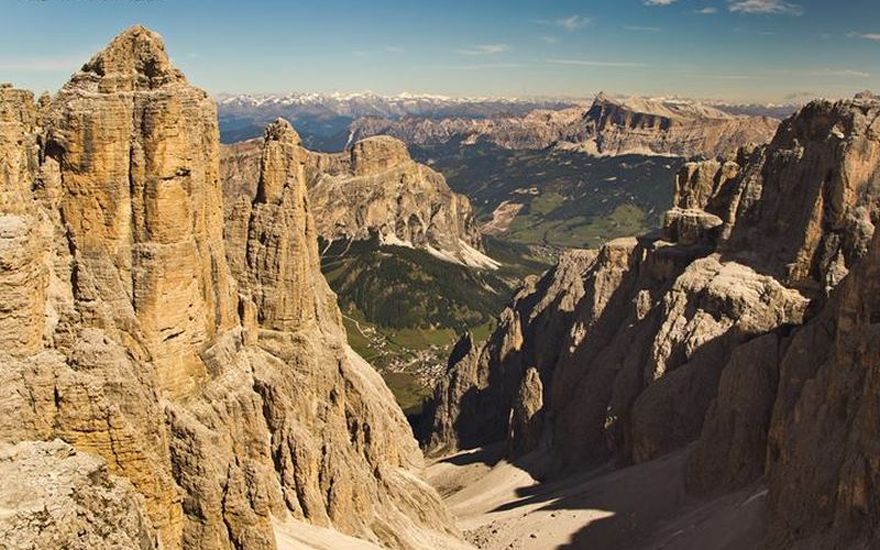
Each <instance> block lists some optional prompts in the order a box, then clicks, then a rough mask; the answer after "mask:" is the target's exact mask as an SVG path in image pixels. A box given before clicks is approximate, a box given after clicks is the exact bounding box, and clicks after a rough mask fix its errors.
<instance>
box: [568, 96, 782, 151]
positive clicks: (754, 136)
mask: <svg viewBox="0 0 880 550" xmlns="http://www.w3.org/2000/svg"><path fill="white" fill-rule="evenodd" d="M778 124H779V123H778V121H777V120H775V119H771V118H767V117H748V116H736V115H731V114H728V113H725V112H722V111H719V110H718V109H715V108H712V107H708V106H705V105H701V104H698V103H691V102H687V101H673V100H662V99H646V98H636V97H633V98H628V99H617V98H612V97H611V96H608V95H606V94H602V93H600V94H599V95H598V96H596V99H595V100H594V101H593V105H592V106H591V107H590V108H589V110H587V112H586V113H584V115H583V117H582V118H581V120H580V121H578V122H576V123H574V124H573V125H572V127H570V128H569V130H568V135H567V136H564V138H563V141H565V142H568V143H571V144H574V147H576V148H579V149H582V150H584V151H586V152H588V153H591V154H597V155H603V156H604V155H612V156H613V155H621V154H630V153H636V154H643V155H672V156H681V157H693V156H703V157H706V158H715V157H724V156H728V155H731V154H733V153H735V152H736V150H737V149H738V148H739V147H742V146H744V145H746V144H749V143H754V144H761V143H765V142H767V141H769V140H770V138H771V137H773V133H774V132H775V131H776V127H777V125H778Z"/></svg>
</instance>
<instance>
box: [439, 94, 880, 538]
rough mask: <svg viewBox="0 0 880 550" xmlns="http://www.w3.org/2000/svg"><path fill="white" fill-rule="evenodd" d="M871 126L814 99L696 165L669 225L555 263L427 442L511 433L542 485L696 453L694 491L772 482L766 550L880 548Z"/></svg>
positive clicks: (864, 114)
mask: <svg viewBox="0 0 880 550" xmlns="http://www.w3.org/2000/svg"><path fill="white" fill-rule="evenodd" d="M878 114H880V101H878V100H877V99H876V98H874V97H871V96H865V95H863V94H862V95H860V96H857V97H856V98H855V99H851V100H844V101H838V102H829V101H816V102H813V103H811V104H809V105H808V106H806V107H805V108H804V109H802V110H801V111H800V112H799V113H798V114H797V115H795V116H794V117H792V118H791V119H789V120H787V121H786V122H784V123H783V124H782V126H781V127H780V128H779V130H778V132H777V134H776V136H775V138H774V139H773V140H772V142H770V143H769V144H768V145H766V146H760V147H757V148H747V149H743V150H741V151H740V152H739V153H738V155H737V156H736V158H735V159H731V160H729V161H726V162H720V161H708V162H704V163H691V164H687V165H685V166H684V168H683V169H682V170H681V172H680V174H679V176H678V178H677V181H676V194H675V200H674V205H673V208H672V209H670V210H669V211H668V212H667V213H666V215H665V216H664V227H663V229H662V230H660V231H657V232H654V233H650V234H647V235H643V236H641V237H638V238H625V239H618V240H615V241H612V242H609V243H607V244H606V245H605V246H603V247H602V248H601V249H599V250H583V251H578V250H576V251H571V252H568V253H566V254H563V255H562V256H561V257H560V259H559V262H558V264H557V265H556V266H555V267H554V268H553V269H552V270H550V271H549V272H547V273H546V274H545V275H544V276H543V277H541V278H535V279H530V280H529V281H527V283H526V284H525V286H524V287H523V288H522V289H521V290H520V292H519V293H518V294H517V296H516V297H515V299H514V301H513V302H512V304H511V305H510V306H509V307H508V309H507V310H505V311H504V313H503V314H502V315H501V317H500V324H499V327H498V328H497V330H496V331H495V332H494V334H493V335H492V336H491V337H490V338H489V339H488V341H487V342H486V343H485V344H483V345H479V346H477V345H475V344H474V343H473V342H472V340H471V339H470V337H465V338H464V339H463V340H462V342H460V344H459V346H458V348H457V351H456V353H454V354H453V356H452V357H451V358H450V362H449V367H448V370H447V373H446V375H445V377H444V378H443V379H442V380H441V381H440V383H439V384H438V385H437V387H436V389H435V393H434V397H433V399H432V401H431V402H430V403H429V405H428V411H429V413H428V414H427V418H426V422H425V426H424V431H423V441H424V444H425V446H426V448H427V449H428V450H429V451H430V452H434V453H438V454H443V453H447V452H451V451H454V450H456V449H469V448H472V447H476V446H482V445H487V444H489V443H492V442H497V441H501V442H503V444H504V445H505V447H506V451H505V455H506V456H507V457H508V458H509V459H511V460H520V459H522V460H523V461H524V462H523V463H525V464H529V463H534V462H529V461H528V460H526V459H525V458H523V457H525V455H527V454H529V453H532V455H530V456H533V455H534V454H535V453H537V454H538V455H541V456H543V457H545V460H544V461H543V462H542V465H541V467H540V468H537V469H535V470H534V472H535V475H538V476H546V477H549V478H556V477H560V476H564V475H566V474H568V473H571V472H574V471H577V470H579V469H583V468H585V467H587V466H589V465H598V464H601V463H603V462H605V461H607V460H609V459H612V460H614V461H615V462H616V463H617V464H620V465H628V464H646V463H649V462H651V461H655V460H657V459H660V458H661V457H664V456H667V455H669V453H672V452H677V451H678V450H681V449H687V451H686V452H687V460H686V464H685V466H684V468H685V474H684V475H685V481H686V488H687V491H688V492H689V494H691V495H696V496H701V495H719V494H726V493H730V492H732V491H736V490H739V489H742V488H744V487H747V486H750V484H754V483H757V484H759V486H761V485H763V486H764V487H765V488H766V490H767V491H768V493H767V495H768V496H767V512H768V514H767V515H768V517H769V520H768V521H769V523H768V525H767V526H766V537H765V538H766V541H765V542H766V545H767V546H768V547H769V548H868V547H873V546H874V545H876V543H877V540H878V537H880V531H878V529H880V526H878V522H877V518H878V517H880V516H878V514H877V510H878V508H877V502H878V500H877V499H878V495H877V491H876V481H877V475H878V473H877V468H876V460H875V459H876V448H874V447H871V445H875V446H876V442H877V441H876V434H877V415H876V414H874V412H871V411H872V410H873V411H875V412H876V392H877V391H878V385H877V380H876V378H877V377H876V364H877V358H878V357H880V354H878V349H877V344H878V342H880V338H878V336H880V333H878V331H877V329H878V326H880V325H878V319H880V317H878V314H877V300H876V288H875V287H876V284H877V274H878V272H877V269H878V266H877V260H878V258H877V250H878V246H880V234H878V233H877V232H875V231H874V228H875V226H876V224H877V223H878V220H880V133H878V131H880V126H878V122H877V121H878ZM872 235H873V237H872ZM762 494H763V493H762Z"/></svg>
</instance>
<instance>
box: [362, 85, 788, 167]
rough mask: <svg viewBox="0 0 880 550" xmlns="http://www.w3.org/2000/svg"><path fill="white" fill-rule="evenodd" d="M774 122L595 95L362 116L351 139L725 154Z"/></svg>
mask: <svg viewBox="0 0 880 550" xmlns="http://www.w3.org/2000/svg"><path fill="white" fill-rule="evenodd" d="M778 125H779V121H778V120H776V119H772V118H768V117H757V116H738V115H732V114H729V113H725V112H723V111H720V110H718V109H715V108H713V107H709V106H706V105H702V104H699V103H693V102H688V101H673V100H663V99H647V98H639V97H632V98H627V99H620V98H614V97H611V96H609V95H607V94H604V93H600V94H599V95H597V96H596V98H595V99H594V101H593V103H592V104H590V105H587V106H585V107H581V106H578V107H571V108H566V109H562V110H558V111H552V110H546V109H539V110H535V111H533V112H531V113H529V114H527V115H525V116H494V117H489V118H473V119H471V118H443V119H433V118H420V117H404V118H402V119H399V120H387V119H381V118H362V119H358V120H356V121H355V122H354V123H352V126H351V135H352V137H353V139H363V138H365V137H370V136H376V135H390V136H394V137H396V138H399V139H402V140H403V141H405V142H407V143H409V144H415V145H426V146H436V145H447V144H466V145H472V144H475V143H479V142H488V143H493V144H495V145H497V146H499V147H503V148H506V149H544V148H547V147H560V148H564V149H568V150H578V151H583V152H585V153H588V154H590V155H594V156H617V155H629V154H638V155H666V156H680V157H686V158H690V157H697V156H699V157H704V158H710V159H711V158H716V157H727V156H730V155H733V154H735V153H736V151H737V149H738V148H740V147H742V146H745V145H747V144H750V143H753V144H763V143H766V142H768V141H769V140H770V139H771V138H772V137H773V134H774V132H775V131H776V128H777V126H778Z"/></svg>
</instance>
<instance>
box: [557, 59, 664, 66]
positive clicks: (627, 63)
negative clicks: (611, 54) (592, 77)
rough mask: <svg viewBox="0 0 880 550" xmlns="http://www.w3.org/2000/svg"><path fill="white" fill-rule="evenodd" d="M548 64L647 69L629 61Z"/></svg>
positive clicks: (563, 60)
mask: <svg viewBox="0 0 880 550" xmlns="http://www.w3.org/2000/svg"><path fill="white" fill-rule="evenodd" d="M547 62H548V63H553V64H556V65H578V66H581V67H646V66H647V65H645V64H644V63H633V62H629V61H594V60H591V59H548V60H547Z"/></svg>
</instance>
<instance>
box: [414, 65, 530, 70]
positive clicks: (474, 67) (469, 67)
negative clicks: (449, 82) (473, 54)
mask: <svg viewBox="0 0 880 550" xmlns="http://www.w3.org/2000/svg"><path fill="white" fill-rule="evenodd" d="M523 67H528V65H526V64H523V63H476V64H473V65H436V66H433V67H429V68H431V69H438V70H446V71H482V70H489V69H521V68H523ZM420 68H426V67H420Z"/></svg>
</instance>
